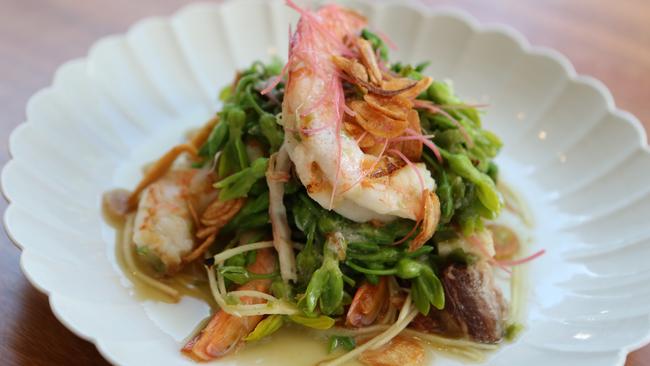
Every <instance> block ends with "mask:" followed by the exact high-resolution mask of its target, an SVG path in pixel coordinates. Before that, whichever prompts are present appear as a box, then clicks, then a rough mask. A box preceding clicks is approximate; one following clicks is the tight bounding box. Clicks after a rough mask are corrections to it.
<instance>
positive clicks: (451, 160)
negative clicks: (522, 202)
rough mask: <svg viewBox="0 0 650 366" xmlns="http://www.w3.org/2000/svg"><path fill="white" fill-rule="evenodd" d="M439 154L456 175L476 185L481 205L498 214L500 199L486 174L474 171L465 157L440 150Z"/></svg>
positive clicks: (492, 182)
mask: <svg viewBox="0 0 650 366" xmlns="http://www.w3.org/2000/svg"><path fill="white" fill-rule="evenodd" d="M441 153H442V156H443V158H444V159H445V160H446V161H447V163H448V164H449V166H450V167H451V169H452V170H453V171H454V172H455V173H456V174H458V175H460V176H461V177H463V178H465V179H467V180H469V181H470V182H472V183H474V184H475V185H476V187H477V188H478V198H479V200H480V201H481V203H482V204H483V205H484V206H485V207H486V208H487V209H488V210H490V211H492V212H495V213H498V212H499V210H500V209H501V199H500V198H499V193H498V192H497V188H496V186H495V184H494V181H492V179H491V178H490V177H489V176H488V175H487V174H485V173H482V172H480V171H479V170H478V169H476V167H474V165H472V162H471V161H470V160H469V158H468V157H467V156H465V155H460V154H452V153H449V152H447V151H445V150H442V149H441Z"/></svg>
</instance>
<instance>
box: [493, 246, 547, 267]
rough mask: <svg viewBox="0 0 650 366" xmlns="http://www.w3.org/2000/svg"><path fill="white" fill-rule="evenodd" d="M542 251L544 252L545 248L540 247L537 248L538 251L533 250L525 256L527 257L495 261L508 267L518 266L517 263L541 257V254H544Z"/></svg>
mask: <svg viewBox="0 0 650 366" xmlns="http://www.w3.org/2000/svg"><path fill="white" fill-rule="evenodd" d="M544 253H546V249H541V250H539V251H537V252H535V253H533V254H531V255H529V256H527V257H524V258H520V259H515V260H510V261H508V260H501V261H497V263H499V264H500V265H502V266H508V267H512V266H518V265H521V264H524V263H528V262H530V261H532V260H535V259H537V258H539V257H541V256H542V255H544Z"/></svg>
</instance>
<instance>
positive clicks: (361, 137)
mask: <svg viewBox="0 0 650 366" xmlns="http://www.w3.org/2000/svg"><path fill="white" fill-rule="evenodd" d="M366 135H368V131H363V133H362V134H361V136H359V138H357V145H359V143H361V140H363V138H364V137H366Z"/></svg>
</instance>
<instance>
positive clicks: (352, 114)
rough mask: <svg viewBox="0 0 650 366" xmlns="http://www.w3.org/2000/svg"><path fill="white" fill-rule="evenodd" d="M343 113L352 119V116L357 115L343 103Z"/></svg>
mask: <svg viewBox="0 0 650 366" xmlns="http://www.w3.org/2000/svg"><path fill="white" fill-rule="evenodd" d="M343 112H345V113H346V114H347V115H349V116H350V117H354V116H356V115H357V112H355V111H353V110H352V109H350V107H348V106H347V104H345V103H343Z"/></svg>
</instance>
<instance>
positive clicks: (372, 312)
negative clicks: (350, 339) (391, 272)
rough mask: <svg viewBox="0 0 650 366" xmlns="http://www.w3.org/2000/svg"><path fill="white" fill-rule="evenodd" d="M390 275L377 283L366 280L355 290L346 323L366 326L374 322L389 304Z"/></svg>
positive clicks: (354, 325)
mask: <svg viewBox="0 0 650 366" xmlns="http://www.w3.org/2000/svg"><path fill="white" fill-rule="evenodd" d="M387 300H388V277H381V278H380V280H379V283H378V284H376V285H373V284H370V283H368V282H364V283H363V284H362V285H361V286H360V287H359V288H358V289H357V291H356V292H355V294H354V298H353V299H352V304H351V305H350V308H349V309H348V314H347V316H346V325H349V326H353V327H357V328H359V327H365V326H369V325H371V324H373V323H374V322H375V320H377V317H378V316H379V314H380V313H381V311H382V310H383V309H384V308H385V307H386V305H387V304H388V301H387Z"/></svg>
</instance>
